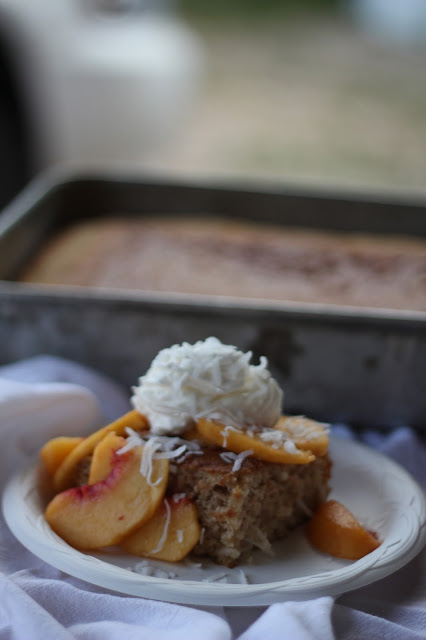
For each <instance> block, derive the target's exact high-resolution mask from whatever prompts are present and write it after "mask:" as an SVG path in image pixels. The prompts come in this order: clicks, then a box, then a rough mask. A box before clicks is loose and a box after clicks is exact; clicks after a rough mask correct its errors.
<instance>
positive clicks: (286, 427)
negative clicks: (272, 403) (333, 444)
mask: <svg viewBox="0 0 426 640" xmlns="http://www.w3.org/2000/svg"><path fill="white" fill-rule="evenodd" d="M275 429H279V430H280V431H282V432H283V433H285V434H286V435H288V437H289V438H290V440H293V442H294V444H295V445H296V446H297V447H298V448H299V449H303V450H308V451H312V453H313V454H315V455H316V456H323V455H325V454H326V453H327V450H328V432H327V429H326V427H325V425H323V424H321V423H320V422H316V421H315V420H310V419H309V418H305V416H281V418H280V419H279V420H278V422H277V424H276V425H275Z"/></svg>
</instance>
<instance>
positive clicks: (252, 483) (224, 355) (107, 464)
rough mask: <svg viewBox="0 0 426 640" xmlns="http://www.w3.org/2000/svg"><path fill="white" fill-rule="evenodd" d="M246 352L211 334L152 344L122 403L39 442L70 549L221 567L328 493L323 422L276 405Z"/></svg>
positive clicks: (290, 524)
mask: <svg viewBox="0 0 426 640" xmlns="http://www.w3.org/2000/svg"><path fill="white" fill-rule="evenodd" d="M250 360H251V353H250V352H249V353H243V352H241V351H239V350H238V349H237V348H236V347H234V346H228V345H224V344H222V343H221V342H220V341H219V340H218V339H216V338H213V337H210V338H207V339H206V340H204V341H199V342H197V343H195V344H193V345H190V344H187V343H183V344H181V345H174V346H172V347H170V348H167V349H163V350H162V351H160V353H159V354H158V355H157V356H156V358H155V359H154V360H153V362H152V364H151V366H150V368H149V370H148V371H147V372H146V374H145V375H144V376H142V377H141V378H140V379H139V384H138V386H136V387H134V388H133V395H132V398H131V402H132V405H133V407H134V408H133V410H132V411H130V412H129V413H128V414H126V415H125V416H122V417H121V418H119V419H118V420H117V421H115V422H114V423H112V424H110V425H107V426H106V427H103V428H102V429H100V430H99V431H97V432H95V433H93V434H91V435H90V436H88V437H86V438H67V437H59V438H55V439H53V440H50V441H49V442H47V443H46V445H45V446H44V447H43V449H42V450H41V458H42V460H43V462H44V466H45V468H46V470H47V472H48V474H49V477H50V481H51V485H52V489H53V493H54V494H55V495H54V497H53V498H52V500H51V501H50V502H49V504H48V506H47V508H46V512H45V517H46V519H47V521H48V523H49V524H50V526H51V527H52V529H53V530H54V531H55V532H56V533H57V534H58V535H60V536H61V537H62V538H63V539H64V540H65V541H66V542H68V543H69V544H70V545H72V546H74V547H76V548H80V549H101V548H103V547H107V546H110V545H116V544H119V545H121V546H122V548H123V549H124V550H126V551H127V552H129V553H132V554H135V555H138V556H143V557H148V558H156V559H161V560H167V561H171V562H176V561H179V560H181V559H183V558H184V557H186V556H187V555H188V554H189V553H192V554H193V555H196V556H201V557H203V556H204V557H208V558H210V559H211V560H213V561H214V562H217V563H219V564H222V565H226V566H230V567H231V566H235V565H236V564H238V563H240V562H243V561H246V560H248V559H249V558H250V555H251V553H252V552H253V551H254V550H255V549H261V550H262V551H264V552H266V553H271V552H272V547H271V544H272V543H273V541H275V540H278V539H281V538H284V537H285V536H286V535H287V533H288V532H289V531H291V530H292V529H294V528H295V527H297V526H298V525H301V524H302V523H304V522H307V521H309V520H310V519H311V517H312V515H313V514H314V513H315V512H316V511H317V510H318V508H319V507H320V506H321V505H323V504H324V503H326V500H327V496H328V493H329V478H330V468H331V462H330V459H329V455H328V431H327V427H326V426H325V425H323V424H320V423H318V422H315V421H313V420H310V419H307V418H305V417H303V416H284V415H282V413H281V412H282V401H283V392H282V390H281V389H280V388H279V386H278V384H277V382H276V381H275V380H274V378H273V377H272V375H271V373H270V372H269V370H268V368H267V361H266V359H265V358H261V360H260V363H259V364H258V365H254V364H251V363H250Z"/></svg>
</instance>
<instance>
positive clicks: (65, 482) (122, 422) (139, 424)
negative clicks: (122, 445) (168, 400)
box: [53, 410, 148, 492]
mask: <svg viewBox="0 0 426 640" xmlns="http://www.w3.org/2000/svg"><path fill="white" fill-rule="evenodd" d="M126 427H131V428H132V429H135V430H136V431H141V430H142V429H147V428H148V421H147V419H146V418H145V416H143V415H142V414H140V413H139V412H138V411H134V410H133V411H129V412H128V413H126V414H125V415H124V416H121V417H120V418H118V420H115V421H114V422H111V423H110V424H108V425H107V426H106V427H103V428H102V429H99V430H98V431H95V433H92V434H91V435H90V436H88V437H87V438H84V440H83V442H81V443H80V444H79V445H77V447H75V449H73V451H71V453H70V454H69V455H68V456H67V457H66V458H65V460H64V461H63V463H62V464H61V465H60V466H59V468H58V469H57V471H56V473H55V475H54V477H53V486H54V488H55V490H56V491H58V492H59V491H63V490H64V489H68V488H69V487H70V486H72V480H73V475H74V467H75V466H76V464H77V463H78V462H80V460H82V458H85V457H86V456H90V455H91V454H92V453H93V450H94V448H95V447H96V445H97V444H98V442H100V441H101V440H103V438H104V437H105V436H106V435H107V434H108V433H110V432H111V431H115V433H116V434H117V435H122V434H123V433H124V432H125V429H126Z"/></svg>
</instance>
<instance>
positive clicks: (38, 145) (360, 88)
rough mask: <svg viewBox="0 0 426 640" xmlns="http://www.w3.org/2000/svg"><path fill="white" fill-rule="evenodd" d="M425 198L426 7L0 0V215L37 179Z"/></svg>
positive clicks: (288, 0)
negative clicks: (278, 187)
mask: <svg viewBox="0 0 426 640" xmlns="http://www.w3.org/2000/svg"><path fill="white" fill-rule="evenodd" d="M57 165H66V166H70V167H73V168H78V169H83V170H87V169H98V168H100V169H104V168H109V169H113V170H119V171H124V172H126V171H129V172H132V173H150V174H153V173H154V174H161V175H165V176H168V177H170V176H179V177H189V178H209V179H210V178H213V179H220V180H222V181H235V180H238V181H241V180H244V181H246V180H253V179H255V180H257V181H269V182H273V183H299V184H309V185H319V186H327V187H328V186H332V187H336V186H337V187H349V188H351V189H352V188H354V187H355V188H357V189H359V190H381V191H383V190H392V191H395V190H397V191H401V190H403V191H409V192H413V191H421V192H423V193H424V191H425V188H426V178H425V177H426V0H215V1H214V2H212V1H211V0H175V1H173V2H167V1H165V0H163V1H161V0H152V1H149V0H37V2H34V0H0V206H3V205H4V204H5V203H6V202H7V201H8V200H9V199H10V198H11V197H12V196H13V195H14V194H15V193H16V192H17V191H18V190H19V189H20V188H21V187H22V186H23V185H24V184H25V183H26V182H27V181H28V180H29V179H30V178H31V177H32V176H33V175H34V174H36V173H38V172H39V171H42V170H44V169H46V168H48V167H52V166H57Z"/></svg>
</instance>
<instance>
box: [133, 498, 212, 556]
mask: <svg viewBox="0 0 426 640" xmlns="http://www.w3.org/2000/svg"><path fill="white" fill-rule="evenodd" d="M200 534H201V527H200V525H199V523H198V516H197V509H196V507H195V505H194V503H193V502H191V500H190V499H189V498H187V497H179V494H175V495H174V496H172V497H171V498H165V499H164V500H163V503H162V504H161V506H160V508H159V509H158V510H157V511H156V512H155V513H154V515H153V517H152V518H151V520H148V522H147V523H146V524H144V525H143V526H142V527H140V528H139V529H137V530H136V531H135V532H134V533H132V534H131V535H130V536H128V537H126V538H125V539H124V540H123V541H122V543H121V546H122V548H123V549H124V550H125V551H127V552H128V553H132V554H133V555H135V556H143V557H145V558H155V559H157V560H166V561H167V562H179V561H180V560H183V558H185V557H186V556H187V555H188V553H189V552H190V551H192V549H193V548H194V547H195V545H196V544H197V542H198V540H199V539H200Z"/></svg>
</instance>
